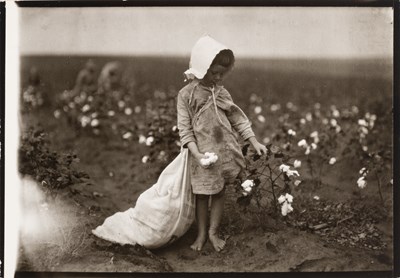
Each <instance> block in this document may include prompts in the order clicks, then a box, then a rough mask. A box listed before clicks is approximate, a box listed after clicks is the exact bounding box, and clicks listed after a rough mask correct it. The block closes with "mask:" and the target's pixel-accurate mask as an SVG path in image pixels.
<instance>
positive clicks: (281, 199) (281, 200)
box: [278, 195, 286, 204]
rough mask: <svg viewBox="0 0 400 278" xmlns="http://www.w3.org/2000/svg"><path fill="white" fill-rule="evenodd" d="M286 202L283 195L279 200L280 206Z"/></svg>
mask: <svg viewBox="0 0 400 278" xmlns="http://www.w3.org/2000/svg"><path fill="white" fill-rule="evenodd" d="M285 201H286V197H285V196H283V195H281V196H279V198H278V202H279V204H282V203H283V202H285Z"/></svg>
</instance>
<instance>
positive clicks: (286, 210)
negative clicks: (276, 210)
mask: <svg viewBox="0 0 400 278" xmlns="http://www.w3.org/2000/svg"><path fill="white" fill-rule="evenodd" d="M292 211H293V207H292V205H291V204H289V203H288V202H284V203H283V205H282V208H281V213H282V215H283V216H286V215H287V214H288V213H290V212H292Z"/></svg>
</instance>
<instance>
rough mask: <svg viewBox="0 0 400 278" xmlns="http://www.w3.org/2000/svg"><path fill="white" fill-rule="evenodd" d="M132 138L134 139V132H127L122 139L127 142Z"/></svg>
mask: <svg viewBox="0 0 400 278" xmlns="http://www.w3.org/2000/svg"><path fill="white" fill-rule="evenodd" d="M131 137H132V132H130V131H128V132H125V133H124V135H122V138H123V139H125V140H126V139H129V138H131Z"/></svg>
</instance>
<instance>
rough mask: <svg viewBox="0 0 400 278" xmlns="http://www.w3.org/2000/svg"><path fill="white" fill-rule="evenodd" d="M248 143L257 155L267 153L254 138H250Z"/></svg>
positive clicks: (265, 148)
mask: <svg viewBox="0 0 400 278" xmlns="http://www.w3.org/2000/svg"><path fill="white" fill-rule="evenodd" d="M249 142H250V144H251V145H252V146H253V148H254V149H255V150H256V152H257V154H258V155H262V154H266V153H267V147H265V146H264V145H263V144H261V143H260V142H258V141H257V139H256V137H255V136H253V137H250V138H249Z"/></svg>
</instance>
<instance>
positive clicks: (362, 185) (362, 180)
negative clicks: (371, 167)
mask: <svg viewBox="0 0 400 278" xmlns="http://www.w3.org/2000/svg"><path fill="white" fill-rule="evenodd" d="M357 185H358V187H359V188H361V189H364V188H365V187H366V186H367V181H366V180H365V177H360V178H359V179H358V180H357Z"/></svg>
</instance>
